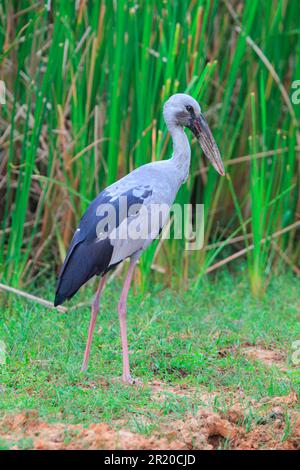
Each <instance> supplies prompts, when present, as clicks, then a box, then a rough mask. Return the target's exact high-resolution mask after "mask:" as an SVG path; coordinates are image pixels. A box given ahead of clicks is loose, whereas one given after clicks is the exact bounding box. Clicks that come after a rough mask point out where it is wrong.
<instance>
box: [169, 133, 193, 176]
mask: <svg viewBox="0 0 300 470" xmlns="http://www.w3.org/2000/svg"><path fill="white" fill-rule="evenodd" d="M169 131H170V134H171V137H172V141H173V155H172V157H171V159H170V161H171V162H172V164H173V165H174V166H175V167H176V170H177V172H178V175H179V178H180V179H181V180H182V182H184V181H186V180H187V178H188V176H189V171H190V162H191V147H190V144H189V141H188V138H187V136H186V133H185V132H184V130H183V128H182V127H181V126H172V127H170V128H169Z"/></svg>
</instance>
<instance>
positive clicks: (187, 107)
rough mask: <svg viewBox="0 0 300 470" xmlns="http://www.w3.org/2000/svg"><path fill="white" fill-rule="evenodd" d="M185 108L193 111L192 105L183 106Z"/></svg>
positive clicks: (190, 111)
mask: <svg viewBox="0 0 300 470" xmlns="http://www.w3.org/2000/svg"><path fill="white" fill-rule="evenodd" d="M185 109H186V110H187V111H188V112H189V113H192V112H193V111H194V109H193V106H191V105H189V104H188V105H187V106H186V107H185Z"/></svg>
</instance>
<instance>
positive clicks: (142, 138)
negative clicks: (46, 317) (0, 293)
mask: <svg viewBox="0 0 300 470" xmlns="http://www.w3.org/2000/svg"><path fill="white" fill-rule="evenodd" d="M299 48H300V29H299V3H298V1H297V0H295V1H294V0H289V1H288V0H269V1H267V2H261V1H259V0H251V1H250V0H249V1H248V0H246V1H238V0H231V1H230V0H216V1H208V0H198V1H193V0H181V1H176V0H173V1H168V2H167V1H155V0H149V1H123V0H118V1H111V0H102V1H100V0H93V1H85V0H78V1H76V2H72V1H48V2H43V1H29V0H22V1H17V0H14V1H8V0H3V1H2V2H1V4H0V50H1V56H0V67H1V68H0V78H1V79H2V80H4V81H5V83H6V88H7V102H6V105H2V106H1V108H0V112H1V114H0V129H1V130H0V146H1V147H0V156H1V160H0V174H1V183H0V211H1V231H0V264H1V277H2V282H4V283H6V284H10V285H12V286H23V287H24V288H26V286H28V285H30V288H32V286H33V285H34V284H33V283H35V282H36V281H37V280H38V279H39V277H40V276H43V277H45V276H48V277H49V276H50V277H53V273H54V269H55V267H56V268H58V266H59V265H60V264H61V262H62V260H63V258H64V256H65V252H66V249H67V247H68V243H69V241H70V239H71V236H72V233H73V230H74V228H75V226H76V223H77V222H78V220H79V218H80V215H81V214H82V213H83V211H84V210H85V209H86V207H87V205H88V203H89V201H90V200H92V199H93V198H94V196H95V195H96V194H97V193H98V192H99V191H100V190H101V189H102V188H104V187H105V186H106V185H108V184H110V183H112V182H113V181H115V179H116V178H118V177H120V176H122V175H123V174H125V173H127V172H128V171H130V170H132V169H133V168H134V167H136V166H138V165H142V164H143V163H146V162H149V161H151V160H156V159H162V158H166V157H169V156H170V154H171V145H170V141H169V137H168V135H167V132H166V128H165V125H164V122H163V119H162V112H161V111H162V105H163V103H164V101H165V100H166V99H167V98H168V97H169V96H170V95H171V94H172V93H175V92H179V91H180V92H187V93H190V94H191V95H192V96H193V97H194V98H196V99H197V100H199V102H200V103H201V105H202V108H203V111H204V113H205V114H206V116H207V119H208V121H209V123H210V125H211V127H212V129H213V133H214V135H215V138H216V140H217V142H218V143H219V147H220V150H221V154H222V156H223V159H224V161H225V163H226V169H227V178H220V177H219V176H218V175H217V174H216V173H215V172H214V170H213V169H212V168H210V167H207V166H206V165H207V163H206V162H205V161H204V159H203V158H202V156H201V151H200V149H199V148H198V145H197V144H195V143H193V144H192V145H193V147H192V153H193V161H192V168H191V177H190V179H189V181H188V182H187V183H186V185H185V186H184V187H182V189H181V191H180V194H179V195H178V202H180V203H182V204H184V203H186V202H189V201H192V202H194V203H195V202H202V203H204V204H205V248H204V250H202V251H200V252H197V253H196V252H192V253H189V252H187V251H184V250H183V242H182V241H178V240H176V241H166V242H164V243H163V244H160V243H156V244H153V245H152V247H150V248H149V249H148V251H147V252H146V253H145V254H144V257H143V259H142V262H141V269H140V274H141V275H140V277H139V280H140V281H139V282H140V283H141V284H142V285H143V286H144V285H145V280H146V279H149V276H148V274H149V272H150V270H151V266H152V267H153V268H154V272H155V276H157V277H158V278H159V280H160V281H161V282H163V283H167V284H172V283H173V282H175V283H176V282H178V279H182V278H183V279H184V281H185V284H186V283H187V282H188V279H189V278H192V280H193V284H195V285H196V286H197V285H198V284H199V282H200V279H201V277H202V276H203V274H204V273H205V272H210V271H213V270H214V269H216V268H218V267H219V266H222V265H223V264H225V263H227V262H229V261H231V260H233V259H237V258H240V256H245V257H246V259H247V264H248V272H249V278H250V284H251V287H252V291H253V292H254V293H255V294H256V295H260V294H261V293H263V292H264V289H265V287H266V285H267V284H268V281H269V279H270V275H271V273H273V272H276V270H277V269H278V268H279V267H280V266H282V264H287V265H288V266H289V267H291V268H292V269H293V271H294V272H295V273H296V274H299V272H300V271H299V254H300V244H299V231H298V234H297V223H298V222H299V219H300V198H299V163H298V162H299V160H297V155H298V156H299V145H300V137H299V117H300V105H298V106H296V105H293V104H292V102H291V98H290V96H291V93H292V90H291V84H292V82H293V80H296V79H300V55H299ZM297 238H298V243H297ZM297 263H298V264H297ZM175 272H177V273H179V276H178V277H176V276H174V273H175ZM195 281H196V283H195Z"/></svg>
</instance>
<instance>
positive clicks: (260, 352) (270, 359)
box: [242, 346, 286, 370]
mask: <svg viewBox="0 0 300 470" xmlns="http://www.w3.org/2000/svg"><path fill="white" fill-rule="evenodd" d="M242 354H244V356H246V357H249V358H251V359H254V360H256V361H261V362H262V363H264V364H265V365H267V366H274V365H275V366H276V367H278V368H279V369H281V370H285V369H286V357H285V354H284V352H283V351H279V350H271V349H263V348H260V347H257V346H253V347H252V346H248V347H245V348H243V349H242Z"/></svg>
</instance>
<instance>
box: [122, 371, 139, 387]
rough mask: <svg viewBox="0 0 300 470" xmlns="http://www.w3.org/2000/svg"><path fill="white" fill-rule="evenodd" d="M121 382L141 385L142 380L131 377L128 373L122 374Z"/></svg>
mask: <svg viewBox="0 0 300 470" xmlns="http://www.w3.org/2000/svg"><path fill="white" fill-rule="evenodd" d="M122 382H124V383H126V384H129V385H142V382H141V381H140V380H138V379H133V378H132V377H131V375H130V374H123V375H122Z"/></svg>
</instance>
